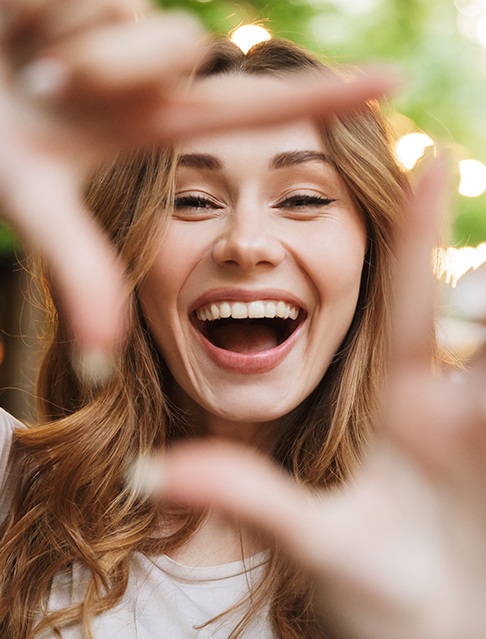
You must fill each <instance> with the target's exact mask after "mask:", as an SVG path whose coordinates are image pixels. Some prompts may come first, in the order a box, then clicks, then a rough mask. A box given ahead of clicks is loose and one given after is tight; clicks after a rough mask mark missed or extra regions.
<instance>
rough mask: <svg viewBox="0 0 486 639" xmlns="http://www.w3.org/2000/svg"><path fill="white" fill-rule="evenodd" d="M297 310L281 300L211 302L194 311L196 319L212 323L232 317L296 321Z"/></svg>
mask: <svg viewBox="0 0 486 639" xmlns="http://www.w3.org/2000/svg"><path fill="white" fill-rule="evenodd" d="M298 315H299V309H298V308H297V307H295V306H292V305H291V304H287V303H286V302H282V301H281V300H280V301H279V300H256V301H254V302H248V303H245V302H213V303H212V304H209V305H207V306H201V307H200V308H198V309H196V317H197V318H198V319H199V320H203V321H210V322H211V321H213V320H217V319H225V318H227V317H232V318H233V319H246V318H247V317H249V318H252V319H257V318H262V317H280V318H282V319H289V318H290V319H293V320H295V319H297V317H298Z"/></svg>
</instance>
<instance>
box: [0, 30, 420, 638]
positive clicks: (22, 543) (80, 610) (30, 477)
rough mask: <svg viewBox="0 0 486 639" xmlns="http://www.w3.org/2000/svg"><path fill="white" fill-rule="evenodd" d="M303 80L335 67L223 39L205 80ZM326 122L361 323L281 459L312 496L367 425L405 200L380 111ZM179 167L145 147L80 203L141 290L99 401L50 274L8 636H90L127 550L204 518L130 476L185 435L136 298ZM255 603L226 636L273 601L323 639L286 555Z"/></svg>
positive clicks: (1, 538) (341, 474)
mask: <svg viewBox="0 0 486 639" xmlns="http://www.w3.org/2000/svg"><path fill="white" fill-rule="evenodd" d="M300 70H307V71H312V70H315V71H316V72H320V73H322V71H323V70H324V71H326V70H327V72H328V73H335V71H331V70H330V69H329V68H328V67H326V66H324V65H323V64H322V63H320V62H319V61H317V60H316V59H315V58H314V57H312V56H311V55H309V54H308V53H306V52H304V51H303V50H301V49H299V48H298V47H296V46H295V45H293V44H290V43H288V42H286V41H279V40H271V41H268V42H265V43H262V44H260V45H257V46H255V47H253V49H251V50H250V51H249V52H248V54H246V55H245V54H243V53H242V52H241V51H240V50H239V49H237V48H236V47H235V46H233V45H232V44H231V43H230V42H227V41H217V42H215V44H214V46H213V49H212V52H211V55H210V57H209V59H208V62H207V63H206V64H205V65H204V66H203V68H201V69H199V70H198V71H197V74H196V75H198V76H203V77H204V76H209V75H216V74H220V75H221V74H235V73H238V74H250V75H252V74H260V75H270V74H273V75H275V74H278V75H282V76H285V75H286V74H289V73H293V72H296V71H300ZM339 73H340V72H339ZM320 128H321V131H322V136H323V141H324V144H325V148H326V153H327V155H328V156H329V158H330V161H331V162H332V163H333V165H334V167H335V169H336V170H337V172H338V173H339V174H340V175H341V177H342V179H343V180H344V182H345V183H346V186H347V187H348V189H349V191H350V193H351V194H352V195H353V197H354V199H355V201H356V203H357V205H358V207H359V209H360V211H361V213H362V215H363V218H364V220H365V222H366V228H367V234H368V250H367V254H366V258H365V265H364V270H363V276H362V283H361V291H360V296H359V301H358V305H357V309H356V313H355V317H354V319H353V322H352V325H351V328H350V329H349V332H348V334H347V336H346V338H345V340H344V342H343V344H342V345H341V347H340V349H339V351H338V352H337V353H336V355H335V357H334V359H333V361H332V363H331V365H330V367H329V369H328V371H327V372H326V374H325V376H324V378H323V379H322V381H321V383H320V384H319V386H318V387H317V388H316V389H315V390H314V391H313V392H312V394H311V395H310V396H309V397H308V398H307V399H306V400H305V401H304V402H303V403H302V404H301V405H300V406H299V407H297V408H296V409H295V410H294V411H293V412H292V414H291V415H290V416H289V419H288V420H287V425H286V427H285V428H284V429H283V431H282V433H281V434H280V436H279V440H278V442H277V444H276V447H275V450H274V457H275V459H276V460H277V461H278V462H279V463H280V464H281V465H282V466H284V467H285V468H286V469H287V470H288V472H289V473H290V474H291V475H293V476H294V477H295V478H296V479H297V480H298V481H300V482H303V483H305V484H308V485H309V486H312V487H316V488H317V487H327V486H331V485H334V484H336V483H338V482H343V481H345V480H346V478H347V477H348V476H349V474H350V473H351V472H353V469H355V468H356V466H357V464H359V459H360V454H361V451H362V449H363V446H364V445H365V443H366V441H367V438H368V436H369V433H370V430H371V428H372V424H373V419H374V413H375V410H376V399H377V391H378V389H379V387H380V384H381V382H382V379H383V374H384V364H385V359H386V350H387V340H388V307H389V298H390V290H391V278H390V272H391V270H392V262H393V255H392V247H393V240H394V233H395V229H396V227H397V223H398V220H399V218H400V213H401V210H402V202H403V198H404V194H405V193H406V192H407V190H408V182H407V179H406V177H405V175H404V174H403V172H402V171H401V169H400V168H399V166H398V165H397V162H396V160H395V157H394V155H393V153H392V151H391V146H390V143H389V137H388V132H387V128H386V125H385V123H384V120H383V118H382V116H381V115H380V111H379V109H378V107H377V106H376V105H375V104H374V103H368V104H365V105H363V106H362V107H361V108H359V109H357V110H356V112H355V113H353V115H351V116H348V117H343V118H341V117H338V116H336V117H335V118H334V119H333V121H332V123H331V124H328V125H326V126H325V127H324V126H322V127H320ZM174 165H175V162H174V154H173V153H171V152H170V151H168V150H160V149H159V150H154V151H151V152H146V153H137V154H133V155H131V156H130V157H125V158H120V159H119V160H117V161H116V162H114V163H113V165H112V166H109V167H105V168H103V169H101V170H99V171H97V172H96V174H95V175H94V177H93V178H92V179H91V180H90V182H89V185H88V186H87V189H86V201H87V203H88V205H89V206H90V208H91V210H92V211H93V215H94V216H95V218H96V219H97V220H98V221H99V222H100V223H101V225H102V227H103V228H104V229H105V231H106V232H107V233H108V235H109V236H110V237H111V239H112V241H113V242H114V244H115V246H116V247H117V250H118V251H119V253H120V255H121V256H122V258H123V260H124V262H125V263H126V264H127V269H128V276H129V281H130V285H131V289H132V295H131V308H130V322H129V327H128V329H127V335H126V341H125V344H124V347H123V352H122V354H121V357H120V361H119V363H118V366H117V370H116V371H115V373H114V375H113V376H112V378H111V379H110V380H109V382H107V383H106V384H105V385H104V386H103V387H102V388H101V389H98V390H97V391H96V392H94V391H93V389H92V388H89V387H87V386H85V385H83V383H82V381H80V379H79V377H78V376H77V375H76V373H75V371H74V369H73V366H72V361H71V354H70V353H71V348H70V346H71V345H70V338H69V332H68V329H67V327H66V323H65V318H64V316H63V315H62V312H61V310H60V309H59V308H58V305H57V304H56V299H55V296H53V294H52V291H51V288H50V286H49V279H48V278H44V283H45V284H46V294H47V297H46V300H47V303H46V308H47V311H48V316H49V320H50V323H51V326H52V329H51V341H50V345H49V347H48V349H47V351H46V354H45V358H44V361H43V364H42V367H41V370H40V375H39V383H38V397H39V401H38V409H39V423H38V424H36V425H35V426H32V427H29V428H27V429H25V430H21V431H19V432H17V433H16V434H15V437H14V442H13V448H12V454H11V460H10V464H11V469H12V473H13V474H14V476H15V477H16V478H17V479H16V481H15V486H13V487H12V505H11V507H10V511H9V513H8V515H7V518H6V519H5V521H4V522H3V524H2V525H1V527H0V565H1V566H2V572H1V576H0V635H1V636H2V637H5V638H9V639H31V638H33V637H35V636H36V635H37V633H39V632H41V630H45V629H47V628H49V629H54V630H55V629H56V628H57V629H62V628H63V626H64V625H66V624H70V623H73V622H77V623H80V624H81V627H82V628H83V631H84V634H85V636H86V637H87V638H88V639H90V638H92V636H93V635H92V631H91V620H92V619H93V617H94V616H95V615H97V614H99V613H101V612H103V611H106V610H108V609H110V608H112V607H113V606H115V605H116V603H117V602H118V601H119V600H120V598H121V597H122V596H123V594H124V592H125V590H126V587H127V582H128V574H129V569H130V568H129V566H130V558H131V555H132V553H133V552H134V551H140V552H143V553H146V554H153V553H165V552H170V551H171V550H173V549H175V548H177V547H179V546H181V545H183V544H184V543H185V542H186V541H187V540H188V539H189V538H190V537H191V535H193V534H194V532H195V531H196V530H197V528H198V526H199V524H200V522H201V517H202V516H195V515H193V514H191V513H177V514H174V513H171V512H165V511H164V510H163V509H162V510H161V506H160V505H156V504H154V503H152V501H150V500H149V499H143V498H140V497H139V496H138V495H137V494H135V493H134V492H133V491H132V489H131V488H130V487H129V486H128V485H127V484H126V482H125V479H124V478H125V476H126V473H127V471H128V469H129V468H130V466H131V464H132V463H133V461H134V460H136V459H137V458H138V457H139V456H142V455H145V454H147V453H149V452H151V451H153V450H154V449H155V448H163V447H164V446H167V445H168V444H169V443H170V442H171V441H173V440H174V439H177V438H182V437H187V436H188V434H190V433H188V426H187V424H186V423H185V421H184V419H183V417H182V416H181V415H178V414H177V411H176V410H175V409H174V408H173V407H171V402H170V397H168V394H167V393H166V392H165V390H164V388H165V387H166V386H167V385H166V384H165V380H166V379H167V377H168V375H169V373H168V371H167V370H166V368H165V365H164V362H163V361H162V360H161V357H160V355H159V353H158V352H157V349H156V348H155V346H154V343H153V340H152V337H151V335H150V333H149V332H148V330H147V328H146V326H145V323H144V318H143V315H142V313H141V311H140V307H139V304H138V300H137V286H138V285H139V283H140V282H141V281H142V279H143V277H144V275H145V273H146V272H147V269H148V268H149V267H150V265H151V263H152V261H153V259H154V257H155V252H156V250H157V247H158V245H159V241H160V238H161V234H162V233H163V231H164V225H165V220H166V216H167V215H169V214H170V210H171V202H172V199H173V194H172V189H173V177H174V170H175V168H174ZM161 518H163V519H164V520H165V521H167V522H169V523H170V530H171V533H170V535H168V536H166V537H162V538H161V537H157V535H156V534H155V529H156V526H157V523H158V522H160V519H161ZM75 564H80V565H83V566H84V567H85V568H86V569H87V570H88V573H89V575H90V581H89V584H88V586H87V590H86V594H85V598H84V600H83V601H82V602H81V603H75V604H73V605H72V606H70V607H69V608H65V609H63V610H59V611H51V610H49V596H50V590H51V586H52V583H53V579H54V577H55V576H56V575H59V574H63V573H68V572H69V570H70V569H71V567H72V566H73V565H75ZM251 601H252V605H251V606H250V609H249V611H248V612H247V613H246V614H245V615H244V617H243V619H242V620H241V621H240V623H239V624H238V625H237V626H236V627H235V629H234V631H233V633H232V635H231V637H232V638H234V639H236V638H237V637H238V636H239V635H240V634H241V632H242V631H243V630H244V628H245V627H246V625H247V624H248V623H249V621H250V620H251V618H252V616H253V615H255V614H256V613H257V611H258V610H259V609H261V608H262V607H263V606H265V605H270V609H271V618H272V623H273V626H274V629H275V632H276V633H277V635H278V636H279V637H280V639H304V638H305V639H317V637H319V638H320V639H322V628H319V625H318V621H317V618H316V615H315V614H314V610H313V605H312V592H311V588H310V587H309V586H308V584H307V580H305V579H304V578H302V576H301V575H300V574H299V570H298V569H295V568H293V567H290V566H289V565H288V561H287V559H286V557H285V556H284V555H283V554H282V553H281V552H280V551H279V550H278V549H274V551H273V553H272V559H271V561H270V565H269V569H268V572H267V574H266V577H265V578H264V580H263V583H262V584H261V586H259V588H258V589H257V591H256V592H255V593H253V596H252V600H251Z"/></svg>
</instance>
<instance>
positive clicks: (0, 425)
mask: <svg viewBox="0 0 486 639" xmlns="http://www.w3.org/2000/svg"><path fill="white" fill-rule="evenodd" d="M19 428H25V425H24V424H22V422H19V420H18V419H15V417H13V416H12V415H10V414H9V413H7V411H5V410H3V408H0V478H1V476H2V474H3V473H2V468H3V466H2V463H3V461H4V457H5V458H8V455H9V452H10V447H11V445H12V435H13V432H14V430H17V429H19ZM0 483H1V479H0Z"/></svg>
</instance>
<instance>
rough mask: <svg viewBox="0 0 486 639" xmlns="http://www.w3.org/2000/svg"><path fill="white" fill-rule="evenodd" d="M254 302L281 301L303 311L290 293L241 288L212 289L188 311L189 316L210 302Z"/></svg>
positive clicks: (296, 299) (280, 290)
mask: <svg viewBox="0 0 486 639" xmlns="http://www.w3.org/2000/svg"><path fill="white" fill-rule="evenodd" d="M255 300H282V301H284V302H287V303H289V304H292V305H293V306H297V307H299V308H301V309H303V310H304V311H305V310H306V308H305V305H304V303H303V302H302V300H300V299H299V298H298V297H296V296H295V295H292V293H289V292H288V291H284V290H282V289H278V288H265V289H259V290H246V289H242V288H213V289H211V290H209V291H206V292H205V293H203V294H202V295H200V296H199V297H198V298H197V299H196V300H195V301H194V303H193V304H191V307H190V309H189V314H191V313H192V312H194V311H195V310H196V308H199V307H200V306H204V305H206V304H211V302H254V301H255Z"/></svg>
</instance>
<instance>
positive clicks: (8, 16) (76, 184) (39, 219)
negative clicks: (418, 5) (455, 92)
mask: <svg viewBox="0 0 486 639" xmlns="http://www.w3.org/2000/svg"><path fill="white" fill-rule="evenodd" d="M0 31H1V34H2V37H1V43H0V139H1V140H2V144H1V145H0V208H1V211H2V215H3V216H4V217H6V218H7V219H8V220H9V221H10V222H11V223H12V224H13V225H14V227H16V228H17V230H19V231H20V233H21V235H22V236H23V237H24V238H25V239H26V240H27V241H28V242H30V243H31V244H33V245H35V246H38V247H40V248H41V249H42V251H43V252H44V253H45V255H46V257H47V259H48V261H49V262H50V265H51V267H52V271H53V273H54V275H55V277H56V278H57V284H58V286H59V289H60V291H61V292H62V297H63V302H64V307H65V311H66V313H67V315H68V318H69V319H70V325H71V328H72V332H73V336H74V338H75V339H76V341H77V343H78V345H79V346H80V347H81V348H82V349H83V351H85V352H87V353H89V352H102V353H106V354H110V353H111V352H112V350H113V349H114V348H115V347H116V344H117V343H118V342H119V340H120V339H121V337H122V333H123V317H124V312H123V309H124V300H125V295H126V293H125V287H124V281H123V267H122V265H120V264H119V262H118V260H117V258H116V257H115V255H114V252H113V250H112V248H111V247H110V245H109V243H108V242H107V240H106V238H105V237H104V236H103V235H102V234H101V233H100V232H99V230H98V228H97V227H96V226H95V225H94V223H93V222H92V220H91V218H90V216H89V212H88V211H86V210H85V207H84V204H83V203H82V199H81V197H80V191H81V185H82V183H83V179H84V178H85V176H86V174H87V172H88V169H89V168H90V167H93V166H94V165H95V164H96V163H97V162H100V161H102V160H104V159H106V158H109V157H114V156H115V155H116V154H117V153H119V152H120V151H124V150H126V149H131V148H133V149H135V148H143V147H145V146H147V145H152V144H154V143H165V142H168V141H172V140H174V139H180V138H181V137H183V136H188V135H193V134H195V133H198V132H207V131H210V130H215V129H221V128H224V127H231V126H242V125H254V124H256V123H262V124H265V123H268V122H276V121H282V120H286V119H290V118H292V117H297V116H299V115H303V114H312V115H315V114H319V115H321V116H323V117H326V116H329V115H331V114H332V113H334V112H336V111H341V112H345V111H349V110H350V109H352V108H353V107H355V106H357V105H358V104H360V103H361V102H363V101H364V100H367V99H369V98H372V97H379V96H380V95H381V94H382V93H384V92H386V91H388V90H389V89H390V88H391V87H392V86H393V84H394V80H393V79H391V78H386V77H382V76H380V75H375V76H373V75H369V76H367V77H366V76H363V77H362V78H361V79H359V80H358V81H356V82H354V83H349V84H344V83H343V82H340V81H338V80H329V79H327V80H326V79H323V80H322V82H320V81H319V80H318V79H316V78H315V77H313V81H312V82H308V81H307V79H305V78H301V79H297V78H296V79H295V80H294V81H292V82H288V83H285V84H284V83H279V82H273V81H268V80H267V79H264V78H253V79H252V78H245V79H235V80H234V83H233V86H231V88H230V87H228V89H227V90H225V91H224V92H221V93H217V92H212V93H211V94H208V93H206V92H205V91H204V89H203V88H202V87H198V86H197V85H196V86H193V88H188V84H187V77H188V74H189V73H190V72H191V70H192V69H193V68H194V65H196V64H197V63H199V62H201V61H202V59H203V57H204V55H205V43H204V39H203V37H202V35H203V32H202V30H201V27H200V26H199V25H198V23H197V22H196V21H195V20H194V19H193V18H192V17H190V16H188V15H186V14H182V13H160V12H156V11H155V9H153V8H152V7H151V5H150V4H149V2H144V1H143V0H0Z"/></svg>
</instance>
